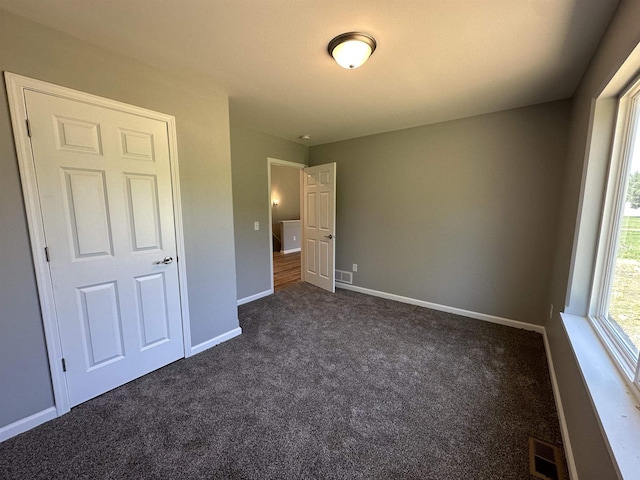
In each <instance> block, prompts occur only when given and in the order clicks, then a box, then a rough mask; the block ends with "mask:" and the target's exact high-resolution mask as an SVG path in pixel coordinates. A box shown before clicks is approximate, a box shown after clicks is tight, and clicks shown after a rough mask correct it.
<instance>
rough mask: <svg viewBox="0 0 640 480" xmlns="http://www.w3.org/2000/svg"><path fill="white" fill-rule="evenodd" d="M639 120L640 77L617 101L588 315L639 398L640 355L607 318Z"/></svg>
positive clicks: (637, 136) (616, 326)
mask: <svg viewBox="0 0 640 480" xmlns="http://www.w3.org/2000/svg"><path fill="white" fill-rule="evenodd" d="M639 117H640V77H638V78H636V79H635V80H634V81H633V82H632V83H631V86H630V87H629V88H628V89H626V90H625V91H624V92H623V93H622V94H621V95H620V97H619V99H618V108H617V115H616V124H615V132H614V141H613V148H612V153H611V161H610V165H609V174H608V179H607V189H606V197H605V203H604V208H603V214H602V220H601V231H600V241H599V249H598V258H597V263H596V272H595V275H594V282H593V290H592V293H591V299H592V301H591V308H590V315H589V319H590V321H591V323H592V325H593V327H594V329H595V331H596V332H597V334H598V335H599V337H600V339H601V340H602V342H603V343H604V345H605V347H606V348H607V350H608V351H609V354H610V355H611V356H612V358H613V359H614V360H615V363H616V364H617V366H618V367H619V368H620V370H621V371H622V373H623V374H624V375H625V377H626V378H627V380H628V381H629V382H630V383H633V384H634V385H635V386H636V387H637V388H636V389H634V390H635V392H634V393H635V394H636V395H640V362H638V352H637V350H634V349H633V348H632V346H631V345H632V344H631V342H630V340H629V339H628V337H627V336H626V334H625V333H624V332H623V331H622V329H621V328H620V327H619V326H618V325H617V323H615V321H613V320H612V319H610V318H609V317H608V306H609V298H610V295H611V289H612V284H613V276H614V269H615V261H616V257H617V253H618V240H619V238H620V230H621V228H620V227H621V223H622V218H623V213H624V206H625V200H626V196H627V188H628V178H629V170H630V167H631V154H632V152H633V148H634V144H635V142H636V141H640V135H636V124H637V123H638V121H639Z"/></svg>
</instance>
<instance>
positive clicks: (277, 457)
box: [0, 284, 561, 480]
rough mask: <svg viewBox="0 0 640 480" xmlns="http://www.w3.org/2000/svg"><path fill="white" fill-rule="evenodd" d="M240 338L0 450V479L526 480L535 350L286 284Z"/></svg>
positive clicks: (490, 330) (505, 337)
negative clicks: (387, 479) (297, 479)
mask: <svg viewBox="0 0 640 480" xmlns="http://www.w3.org/2000/svg"><path fill="white" fill-rule="evenodd" d="M239 310H240V312H239V315H240V323H241V326H242V328H243V331H244V333H243V335H241V336H240V337H237V338H235V339H233V340H230V341H229V342H227V343H225V344H222V345H220V346H218V347H215V348H213V349H211V350H208V351H206V352H204V353H202V354H200V355H197V356H195V357H193V358H190V359H187V360H180V361H178V362H175V363H174V364H172V365H169V366H167V367H165V368H162V369H160V370H158V371H156V372H154V373H151V374H149V375H147V376H145V377H143V378H141V379H139V380H136V381H134V382H131V383H129V384H127V385H124V386H122V387H120V388H118V389H116V390H113V391H111V392H109V393H106V394H104V395H102V396H101V397H98V398H96V399H94V400H91V401H89V402H86V403H84V404H82V405H80V406H78V407H76V408H74V409H73V410H72V411H71V412H70V413H69V414H67V415H64V416H62V417H60V418H58V419H56V420H54V421H51V422H49V423H47V424H44V425H42V426H40V427H38V428H36V429H34V430H31V431H29V432H27V433H25V434H22V435H19V436H17V437H15V438H13V439H10V440H8V441H6V442H4V443H2V444H0V478H2V479H45V478H46V479H53V478H59V479H63V478H64V479H74V478H86V479H120V478H132V479H187V478H188V479H205V478H206V479H218V478H247V479H276V478H277V479H293V478H319V479H352V478H359V479H386V478H393V479H438V480H442V479H450V480H455V479H465V480H470V479H482V480H487V479H500V480H505V479H514V480H515V479H517V480H522V479H529V478H533V477H530V476H529V473H528V471H529V470H528V450H527V448H528V443H527V442H528V436H529V435H531V436H534V437H536V438H539V439H542V440H546V441H549V442H551V443H556V444H559V443H560V442H561V437H560V432H559V426H558V418H557V415H556V411H555V406H554V400H553V394H552V390H551V384H550V380H549V375H548V370H547V364H546V359H545V353H544V347H543V341H542V337H541V336H540V335H539V334H536V333H533V332H527V331H524V330H517V329H513V328H509V327H504V326H500V325H494V324H490V323H485V322H482V321H479V320H472V319H468V318H464V317H460V316H456V315H451V314H446V313H441V312H436V311H433V310H428V309H425V308H420V307H414V306H411V305H405V304H401V303H396V302H392V301H388V300H383V299H379V298H374V297H369V296H365V295H361V294H357V293H353V292H348V291H344V290H339V291H338V292H337V293H336V294H334V295H332V294H329V293H326V292H324V291H322V290H319V289H317V288H315V287H312V286H310V285H307V284H297V285H294V286H292V287H290V288H288V289H285V290H282V291H280V292H277V293H276V294H275V295H273V296H271V297H267V298H265V299H262V300H258V301H256V302H253V303H250V304H247V305H244V306H242V307H240V309H239Z"/></svg>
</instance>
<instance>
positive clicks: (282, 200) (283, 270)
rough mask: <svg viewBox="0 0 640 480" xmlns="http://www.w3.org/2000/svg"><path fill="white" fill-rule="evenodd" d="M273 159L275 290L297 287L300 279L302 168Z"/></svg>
mask: <svg viewBox="0 0 640 480" xmlns="http://www.w3.org/2000/svg"><path fill="white" fill-rule="evenodd" d="M287 163H289V162H279V163H275V161H274V160H273V159H270V160H269V170H270V172H269V173H270V175H269V178H270V184H269V188H270V192H271V194H270V201H271V207H270V208H271V245H272V255H273V259H272V261H273V287H274V291H277V290H281V289H282V288H286V287H288V286H290V285H294V284H296V283H298V282H300V280H301V276H300V257H301V253H300V247H301V229H300V169H301V168H303V167H304V165H300V166H298V165H296V164H294V165H292V166H289V165H287Z"/></svg>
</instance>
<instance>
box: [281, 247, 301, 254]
mask: <svg viewBox="0 0 640 480" xmlns="http://www.w3.org/2000/svg"><path fill="white" fill-rule="evenodd" d="M299 251H300V248H290V249H289V250H280V253H285V254H286V253H294V252H299Z"/></svg>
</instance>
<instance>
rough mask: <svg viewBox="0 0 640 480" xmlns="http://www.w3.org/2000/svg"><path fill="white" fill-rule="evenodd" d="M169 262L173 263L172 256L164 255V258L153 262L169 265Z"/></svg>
mask: <svg viewBox="0 0 640 480" xmlns="http://www.w3.org/2000/svg"><path fill="white" fill-rule="evenodd" d="M170 263H173V257H164V260H160V261H159V262H155V265H169V264H170Z"/></svg>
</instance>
